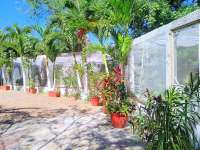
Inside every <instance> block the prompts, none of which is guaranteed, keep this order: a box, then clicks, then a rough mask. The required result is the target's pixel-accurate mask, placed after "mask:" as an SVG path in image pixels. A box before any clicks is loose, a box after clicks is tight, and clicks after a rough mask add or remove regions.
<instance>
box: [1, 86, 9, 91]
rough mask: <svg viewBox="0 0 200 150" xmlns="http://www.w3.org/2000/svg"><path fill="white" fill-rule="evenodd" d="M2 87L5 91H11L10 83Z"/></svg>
mask: <svg viewBox="0 0 200 150" xmlns="http://www.w3.org/2000/svg"><path fill="white" fill-rule="evenodd" d="M2 89H3V90H5V91H10V85H4V86H2Z"/></svg>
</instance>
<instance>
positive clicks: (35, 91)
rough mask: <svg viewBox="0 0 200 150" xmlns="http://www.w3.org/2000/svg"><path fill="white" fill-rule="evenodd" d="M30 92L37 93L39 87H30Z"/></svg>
mask: <svg viewBox="0 0 200 150" xmlns="http://www.w3.org/2000/svg"><path fill="white" fill-rule="evenodd" d="M29 93H31V94H36V93H37V89H36V88H29Z"/></svg>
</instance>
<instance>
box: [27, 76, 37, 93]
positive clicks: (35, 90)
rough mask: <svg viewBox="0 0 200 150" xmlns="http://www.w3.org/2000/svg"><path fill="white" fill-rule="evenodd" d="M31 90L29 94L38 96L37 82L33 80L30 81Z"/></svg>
mask: <svg viewBox="0 0 200 150" xmlns="http://www.w3.org/2000/svg"><path fill="white" fill-rule="evenodd" d="M29 86H30V87H29V89H28V92H29V93H31V94H36V93H37V89H36V88H35V81H34V80H33V79H30V81H29Z"/></svg>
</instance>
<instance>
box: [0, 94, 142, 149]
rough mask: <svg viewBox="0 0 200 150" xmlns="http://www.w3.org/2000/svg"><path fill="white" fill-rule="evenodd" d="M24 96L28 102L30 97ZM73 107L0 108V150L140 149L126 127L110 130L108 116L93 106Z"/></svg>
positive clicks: (137, 142)
mask: <svg viewBox="0 0 200 150" xmlns="http://www.w3.org/2000/svg"><path fill="white" fill-rule="evenodd" d="M1 94H2V93H0V105H1V101H2V99H1V98H2V97H1ZM16 94H18V93H14V94H12V95H14V96H16ZM27 97H30V99H31V97H32V95H26V98H27ZM41 97H42V99H44V96H41V95H39V96H36V97H35V98H36V99H37V98H41ZM4 98H5V93H4ZM45 99H48V97H45ZM4 100H6V99H4ZM50 100H51V99H50ZM15 103H17V102H15ZM77 105H78V104H76V105H70V106H68V107H66V108H65V109H55V110H53V109H52V110H51V109H47V108H46V109H44V108H37V109H36V108H32V109H34V111H33V110H31V111H30V110H28V108H23V109H22V108H14V107H15V105H14V104H13V108H11V107H10V106H11V105H9V107H7V106H5V105H3V106H1V108H0V150H74V149H75V150H107V149H108V150H123V149H125V150H126V149H127V150H128V149H130V150H142V149H143V145H142V144H141V143H140V142H139V141H138V140H137V138H136V137H135V136H133V135H132V134H131V133H130V130H129V128H128V127H127V128H125V129H114V128H112V126H111V125H110V122H109V117H108V116H107V115H106V114H104V113H102V112H101V108H99V107H95V111H94V110H93V109H89V108H90V107H88V108H87V109H82V108H80V107H78V106H77ZM87 105H88V104H87ZM93 108H94V107H93ZM29 109H30V108H29Z"/></svg>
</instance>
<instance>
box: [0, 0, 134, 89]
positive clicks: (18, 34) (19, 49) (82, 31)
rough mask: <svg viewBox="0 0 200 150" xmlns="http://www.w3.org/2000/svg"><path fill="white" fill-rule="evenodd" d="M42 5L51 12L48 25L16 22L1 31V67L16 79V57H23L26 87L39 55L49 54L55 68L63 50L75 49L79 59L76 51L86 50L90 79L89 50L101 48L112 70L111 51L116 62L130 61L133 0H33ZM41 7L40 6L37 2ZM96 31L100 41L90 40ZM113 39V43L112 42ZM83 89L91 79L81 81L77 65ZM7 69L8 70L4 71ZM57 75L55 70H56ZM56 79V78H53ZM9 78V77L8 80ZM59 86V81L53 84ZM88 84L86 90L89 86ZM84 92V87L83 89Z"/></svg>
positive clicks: (104, 58)
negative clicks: (29, 72) (16, 23)
mask: <svg viewBox="0 0 200 150" xmlns="http://www.w3.org/2000/svg"><path fill="white" fill-rule="evenodd" d="M30 2H31V3H34V4H35V5H36V4H37V5H38V6H39V5H40V4H41V5H46V6H45V7H48V8H49V10H51V12H50V16H49V19H48V21H47V22H48V23H47V25H46V26H45V27H41V26H39V25H33V26H31V27H28V26H25V27H19V26H18V25H13V26H12V27H7V28H5V29H4V30H3V31H1V32H0V40H1V44H0V55H1V57H0V65H1V66H0V67H1V68H2V69H3V68H4V69H5V68H7V70H9V74H10V75H9V77H10V78H9V80H10V81H11V84H12V85H13V83H12V70H13V64H14V63H13V61H14V59H15V58H17V57H20V60H21V63H22V72H23V85H24V90H26V80H25V78H26V77H25V70H26V68H28V69H31V65H30V64H31V63H32V62H34V61H35V59H36V57H37V56H38V55H45V56H46V68H47V74H48V73H49V71H48V60H50V61H51V62H52V63H53V72H55V71H54V68H55V61H56V57H57V56H58V55H59V54H61V53H66V52H71V53H72V54H73V58H74V64H76V65H77V66H78V65H79V64H78V63H77V61H76V55H75V52H81V53H82V64H81V66H82V67H83V68H84V75H85V79H84V80H87V76H86V73H87V65H86V58H87V57H86V56H87V54H88V53H93V52H95V51H100V52H101V53H102V56H103V63H104V65H105V72H106V73H107V74H109V67H108V62H107V56H108V55H110V56H111V57H112V59H113V60H114V61H113V62H115V64H121V65H122V66H123V65H124V64H125V63H126V58H127V54H128V51H129V49H130V45H131V41H132V38H131V36H130V34H129V33H130V32H131V31H130V28H129V27H130V25H131V23H132V21H133V20H132V14H133V1H132V0H109V1H107V0H58V1H42V0H38V1H30ZM36 7H37V6H36ZM89 32H90V33H93V34H94V35H96V37H97V38H98V42H97V43H93V42H88V40H87V33H89ZM109 41H113V44H108V42H109ZM75 68H77V69H76V76H77V82H78V86H79V89H80V90H81V89H82V87H83V88H84V91H85V92H87V82H86V83H85V85H81V84H82V83H81V82H80V72H79V69H78V68H79V67H75ZM2 72H4V71H2ZM53 78H55V73H53ZM53 81H54V82H55V79H53ZM4 82H5V81H4ZM48 87H50V88H53V89H54V88H55V83H54V84H53V87H51V85H50V83H49V82H48ZM85 88H86V90H85ZM80 92H82V91H80Z"/></svg>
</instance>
